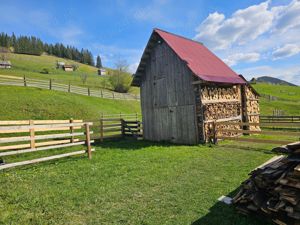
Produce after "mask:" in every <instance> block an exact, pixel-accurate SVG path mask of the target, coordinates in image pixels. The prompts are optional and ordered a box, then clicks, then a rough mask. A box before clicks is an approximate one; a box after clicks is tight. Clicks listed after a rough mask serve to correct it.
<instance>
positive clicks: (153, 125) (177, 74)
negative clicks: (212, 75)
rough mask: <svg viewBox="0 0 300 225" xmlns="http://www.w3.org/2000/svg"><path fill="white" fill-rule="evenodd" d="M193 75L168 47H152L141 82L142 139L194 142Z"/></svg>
mask: <svg viewBox="0 0 300 225" xmlns="http://www.w3.org/2000/svg"><path fill="white" fill-rule="evenodd" d="M192 81H193V76H192V73H191V72H190V71H189V69H188V68H187V66H186V65H185V64H184V63H183V62H182V61H181V60H180V59H179V58H178V56H177V55H176V54H175V53H174V52H173V50H172V49H170V48H169V46H168V45H167V44H166V43H165V42H162V43H161V44H157V45H156V46H155V47H153V48H152V51H151V53H150V57H149V58H148V59H147V62H146V70H145V72H144V75H143V78H142V82H141V105H142V114H143V128H144V131H143V132H144V138H145V139H147V140H153V141H171V142H174V143H184V144H195V143H198V138H197V128H196V121H195V114H196V112H195V95H194V91H193V85H192Z"/></svg>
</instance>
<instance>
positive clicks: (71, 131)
mask: <svg viewBox="0 0 300 225" xmlns="http://www.w3.org/2000/svg"><path fill="white" fill-rule="evenodd" d="M73 122H74V120H73V118H71V119H70V123H73ZM70 133H71V134H73V133H74V127H73V126H70ZM71 143H74V136H71Z"/></svg>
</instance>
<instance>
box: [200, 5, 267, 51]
mask: <svg viewBox="0 0 300 225" xmlns="http://www.w3.org/2000/svg"><path fill="white" fill-rule="evenodd" d="M268 6H269V2H268V1H267V2H263V3H261V4H259V5H253V6H250V7H248V8H246V9H240V10H237V11H236V12H234V13H233V14H232V16H231V17H230V18H227V19H225V15H223V14H220V13H218V12H215V13H213V14H210V15H209V16H208V17H207V18H206V19H205V20H204V21H203V22H202V23H201V24H200V26H199V27H198V28H197V29H196V31H197V32H198V33H197V35H196V36H195V39H196V40H199V41H201V42H203V43H204V44H205V45H207V46H208V47H211V48H213V49H225V48H227V47H230V46H231V45H232V44H235V43H236V44H245V43H247V42H248V41H251V40H254V39H256V38H257V37H258V36H260V35H261V34H263V33H265V32H266V31H268V30H269V29H270V28H271V26H272V21H273V14H272V12H271V11H270V10H268Z"/></svg>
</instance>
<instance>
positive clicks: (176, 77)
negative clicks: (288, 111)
mask: <svg viewBox="0 0 300 225" xmlns="http://www.w3.org/2000/svg"><path fill="white" fill-rule="evenodd" d="M132 85H133V86H138V87H140V91H141V106H142V116H143V132H144V138H145V139H147V140H153V141H171V142H173V143H183V144H197V143H202V142H205V141H206V138H207V132H208V124H209V123H210V122H212V121H231V122H235V121H236V122H242V121H243V122H247V121H249V122H258V121H259V104H258V96H259V95H258V93H257V92H256V91H255V90H254V89H253V88H252V87H251V86H250V84H248V82H247V81H246V80H245V79H244V78H243V77H242V76H239V75H238V74H236V73H235V72H234V71H233V70H232V69H230V68H229V67H228V66H227V65H226V64H225V63H224V62H223V61H222V60H221V59H219V58H218V57H217V56H216V55H214V54H213V53H212V52H211V51H210V50H209V49H207V48H206V47H205V46H204V45H203V44H201V43H199V42H196V41H193V40H190V39H187V38H184V37H181V36H178V35H175V34H171V33H169V32H166V31H163V30H160V29H154V30H153V32H152V35H151V37H150V40H149V42H148V44H147V46H146V48H145V50H144V53H143V55H142V58H141V61H140V64H139V66H138V68H137V71H136V73H135V75H134V79H133V82H132ZM231 128H234V126H233V127H230V129H231ZM248 129H249V128H248ZM250 129H252V130H253V129H259V127H257V126H252V127H251V128H250Z"/></svg>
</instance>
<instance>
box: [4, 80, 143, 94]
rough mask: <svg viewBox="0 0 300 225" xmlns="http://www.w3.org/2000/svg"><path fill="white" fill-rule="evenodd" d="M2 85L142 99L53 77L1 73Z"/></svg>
mask: <svg viewBox="0 0 300 225" xmlns="http://www.w3.org/2000/svg"><path fill="white" fill-rule="evenodd" d="M0 85H11V86H23V87H36V88H42V89H48V90H55V91H63V92H69V93H74V94H79V95H85V96H93V97H98V98H107V99H118V100H140V97H139V96H138V95H133V94H128V93H118V92H113V91H111V92H110V91H106V90H102V89H100V90H96V89H94V88H90V87H80V86H75V85H71V84H70V83H69V84H68V85H66V84H61V83H56V82H54V81H53V80H52V79H50V80H38V79H32V78H27V77H26V76H24V77H23V78H21V77H13V76H3V75H0Z"/></svg>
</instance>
